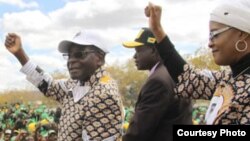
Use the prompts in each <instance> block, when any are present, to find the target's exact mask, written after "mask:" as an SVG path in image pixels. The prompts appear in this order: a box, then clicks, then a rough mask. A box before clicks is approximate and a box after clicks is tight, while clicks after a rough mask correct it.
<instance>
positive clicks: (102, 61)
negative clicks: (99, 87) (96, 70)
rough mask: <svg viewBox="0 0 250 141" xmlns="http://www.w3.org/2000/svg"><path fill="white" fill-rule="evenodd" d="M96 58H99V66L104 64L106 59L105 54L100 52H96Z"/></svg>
mask: <svg viewBox="0 0 250 141" xmlns="http://www.w3.org/2000/svg"><path fill="white" fill-rule="evenodd" d="M96 58H97V65H98V66H99V67H101V66H102V65H104V63H105V61H104V56H103V55H102V54H100V53H96Z"/></svg>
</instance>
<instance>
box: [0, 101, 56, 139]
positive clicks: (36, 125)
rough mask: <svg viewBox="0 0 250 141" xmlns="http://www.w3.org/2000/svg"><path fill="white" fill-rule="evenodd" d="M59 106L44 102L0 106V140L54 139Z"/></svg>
mask: <svg viewBox="0 0 250 141" xmlns="http://www.w3.org/2000/svg"><path fill="white" fill-rule="evenodd" d="M59 118H60V108H57V109H49V108H48V107H47V106H46V105H44V104H34V103H28V104H21V103H14V104H7V103H6V104H4V105H1V106H0V141H55V140H57V139H56V138H57V123H58V121H59Z"/></svg>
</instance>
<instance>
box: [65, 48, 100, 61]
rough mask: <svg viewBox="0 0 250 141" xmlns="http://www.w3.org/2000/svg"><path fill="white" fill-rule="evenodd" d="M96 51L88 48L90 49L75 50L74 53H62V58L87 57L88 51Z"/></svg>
mask: <svg viewBox="0 0 250 141" xmlns="http://www.w3.org/2000/svg"><path fill="white" fill-rule="evenodd" d="M94 52H96V51H94V50H90V51H80V52H75V53H64V54H62V56H63V58H64V59H65V60H68V59H70V58H75V59H84V58H85V57H87V56H88V55H89V54H90V53H94Z"/></svg>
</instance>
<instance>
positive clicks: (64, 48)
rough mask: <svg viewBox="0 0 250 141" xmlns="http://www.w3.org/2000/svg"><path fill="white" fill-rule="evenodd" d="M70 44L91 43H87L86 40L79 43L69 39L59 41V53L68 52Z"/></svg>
mask: <svg viewBox="0 0 250 141" xmlns="http://www.w3.org/2000/svg"><path fill="white" fill-rule="evenodd" d="M72 44H77V45H82V46H84V45H86V46H87V45H92V44H91V43H87V42H81V43H78V42H75V41H70V40H63V41H61V42H60V43H59V46H58V50H59V52H61V53H68V51H69V47H70V46H71V45H72Z"/></svg>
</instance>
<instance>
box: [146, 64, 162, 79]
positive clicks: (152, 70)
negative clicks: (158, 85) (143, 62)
mask: <svg viewBox="0 0 250 141" xmlns="http://www.w3.org/2000/svg"><path fill="white" fill-rule="evenodd" d="M159 63H160V62H157V63H156V64H155V65H154V67H153V68H152V69H151V70H150V72H149V76H151V75H152V74H153V73H154V72H155V69H156V67H157V66H158V65H159Z"/></svg>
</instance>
